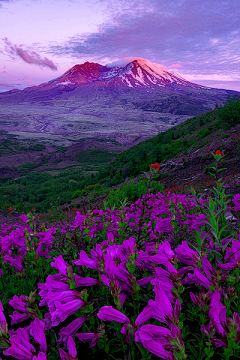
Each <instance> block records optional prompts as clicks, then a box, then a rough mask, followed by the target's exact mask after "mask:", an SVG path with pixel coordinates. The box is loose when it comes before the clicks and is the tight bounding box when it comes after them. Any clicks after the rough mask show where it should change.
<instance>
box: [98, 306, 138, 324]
mask: <svg viewBox="0 0 240 360" xmlns="http://www.w3.org/2000/svg"><path fill="white" fill-rule="evenodd" d="M97 316H98V317H99V319H101V320H103V321H116V322H118V323H122V324H125V323H130V322H131V321H130V320H129V318H128V317H127V316H126V315H124V314H123V313H121V312H120V311H118V310H115V309H113V307H112V306H102V307H101V309H100V310H99V312H98V313H97Z"/></svg>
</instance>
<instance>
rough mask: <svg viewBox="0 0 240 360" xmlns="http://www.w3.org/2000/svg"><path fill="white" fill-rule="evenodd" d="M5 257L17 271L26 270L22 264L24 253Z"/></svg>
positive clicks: (6, 261)
mask: <svg viewBox="0 0 240 360" xmlns="http://www.w3.org/2000/svg"><path fill="white" fill-rule="evenodd" d="M3 258H4V261H5V263H10V265H11V266H12V267H14V269H15V270H16V272H22V271H23V270H24V269H23V266H22V261H23V255H19V256H15V257H14V258H12V257H11V256H9V255H5V256H4V257H3Z"/></svg>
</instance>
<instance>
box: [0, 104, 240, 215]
mask: <svg viewBox="0 0 240 360" xmlns="http://www.w3.org/2000/svg"><path fill="white" fill-rule="evenodd" d="M238 106H239V100H237V101H235V102H233V101H232V102H230V103H229V104H226V105H225V106H224V107H222V108H219V109H217V110H214V111H212V112H209V113H206V114H203V115H200V116H198V117H194V118H192V119H189V120H187V121H186V122H185V123H183V124H180V125H178V126H176V127H174V128H172V129H170V130H168V131H166V132H164V133H160V134H159V135H158V136H156V137H154V138H152V139H149V140H147V141H144V142H142V143H139V144H138V145H136V146H134V147H132V148H131V149H129V150H127V151H125V152H122V153H121V154H119V155H117V156H115V159H114V158H111V157H109V156H114V154H113V153H109V154H108V152H105V153H104V156H105V164H104V163H102V164H101V163H100V162H99V157H97V154H98V156H100V157H101V158H103V153H101V152H100V153H99V150H91V151H92V152H85V153H83V154H85V158H84V161H85V165H83V166H82V167H79V166H77V167H76V166H73V167H69V168H68V169H67V170H66V169H65V170H63V171H60V170H58V171H56V170H55V172H54V171H53V170H52V171H50V170H49V171H47V172H46V171H42V172H40V173H38V172H32V173H31V172H30V171H29V169H27V168H26V169H25V170H24V169H22V171H23V174H22V176H21V177H19V178H16V179H14V178H11V177H5V178H2V179H1V193H2V200H1V209H2V210H3V211H5V214H6V210H7V209H8V208H9V207H10V206H12V207H14V208H15V210H18V211H23V210H24V208H25V210H26V209H30V208H31V207H35V208H36V209H37V210H38V211H46V210H48V209H49V208H51V205H50V203H55V202H56V203H57V204H58V205H61V206H65V208H66V209H67V208H68V206H69V207H71V206H78V207H81V203H82V202H84V201H85V205H84V206H85V207H86V208H89V207H92V208H94V206H96V204H102V203H103V201H105V200H106V198H107V196H108V193H109V191H110V190H111V189H114V187H119V186H121V184H123V183H127V182H129V180H130V179H131V178H132V179H134V178H136V180H134V181H135V182H137V181H138V180H137V179H139V177H143V175H141V174H142V172H143V171H145V172H146V171H149V164H153V163H155V162H158V163H159V164H161V172H160V176H159V178H158V182H159V183H162V184H163V185H164V187H165V189H170V188H173V187H175V191H176V187H180V186H183V188H182V189H186V188H185V186H186V187H188V188H189V186H190V185H195V184H196V185H198V186H200V187H202V188H203V187H206V186H205V185H206V184H208V181H211V179H212V177H211V176H210V175H209V174H208V173H207V172H206V167H207V166H209V165H210V164H211V163H212V155H211V152H212V151H216V150H217V149H219V150H221V151H223V152H224V154H225V157H224V163H223V166H224V167H226V168H227V169H226V170H224V172H223V173H222V174H223V175H228V176H232V177H235V176H238V174H239V173H240V156H239V146H240V141H239V139H240V131H239V130H240V129H239V126H240V122H239V118H238V117H237V115H236V118H235V120H234V111H235V110H236V109H237V108H238ZM234 109H235V110H234ZM233 110H234V111H233ZM229 112H230V113H232V114H233V115H232V116H231V117H230V121H226V119H227V114H228V113H229ZM239 113H240V112H239ZM232 119H233V120H232ZM231 121H233V122H232V123H231ZM89 151H90V150H89ZM90 156H91V157H90ZM82 161H83V156H82ZM109 161H110V163H109V164H106V163H107V162H109ZM56 165H57V164H56ZM94 184H99V186H100V188H99V189H98V191H95V190H94ZM89 185H91V186H92V187H90V188H89V189H88V190H86V191H85V190H84V192H83V193H81V191H82V190H83V189H84V188H85V187H86V186H89ZM236 189H238V185H236ZM178 191H181V189H178ZM93 193H94V194H93ZM74 194H75V196H73V195H74ZM77 194H82V195H84V196H85V195H88V194H91V196H90V200H85V197H84V196H82V195H81V196H80V197H79V199H75V200H74V202H73V203H71V201H72V199H73V197H76V198H77ZM59 195H60V199H59V198H58V197H59ZM93 195H94V196H93ZM93 197H94V198H95V200H94V199H93ZM93 200H94V201H93ZM67 204H68V205H67ZM4 209H5V210H4Z"/></svg>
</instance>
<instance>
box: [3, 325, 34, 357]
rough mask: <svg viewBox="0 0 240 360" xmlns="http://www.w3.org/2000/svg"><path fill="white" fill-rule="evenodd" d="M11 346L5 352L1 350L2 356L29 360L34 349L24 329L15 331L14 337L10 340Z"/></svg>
mask: <svg viewBox="0 0 240 360" xmlns="http://www.w3.org/2000/svg"><path fill="white" fill-rule="evenodd" d="M10 340H11V346H10V347H9V348H8V349H7V350H3V354H4V355H9V356H12V357H15V358H17V359H20V360H31V359H32V357H33V353H36V351H35V348H34V346H33V345H32V344H30V341H29V335H28V333H27V331H26V330H25V329H21V328H19V329H17V332H16V335H13V336H12V337H11V338H10Z"/></svg>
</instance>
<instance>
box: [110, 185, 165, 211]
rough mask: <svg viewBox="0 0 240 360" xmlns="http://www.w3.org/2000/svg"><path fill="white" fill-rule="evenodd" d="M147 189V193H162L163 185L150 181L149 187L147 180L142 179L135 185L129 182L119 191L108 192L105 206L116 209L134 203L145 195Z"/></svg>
mask: <svg viewBox="0 0 240 360" xmlns="http://www.w3.org/2000/svg"><path fill="white" fill-rule="evenodd" d="M148 188H149V193H151V192H152V193H154V194H156V193H157V192H161V193H163V188H164V185H163V184H160V183H158V182H155V181H151V183H150V186H149V185H148V180H146V179H142V180H140V181H139V182H137V183H135V184H134V183H133V180H130V182H128V183H127V184H124V185H122V186H121V187H120V188H119V189H114V190H112V191H110V193H109V195H108V197H107V199H106V206H112V205H114V206H115V207H116V208H118V207H120V206H121V205H122V204H123V203H126V202H129V201H130V202H132V201H136V200H137V199H139V198H141V197H142V196H143V195H145V194H146V191H147V189H148Z"/></svg>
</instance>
